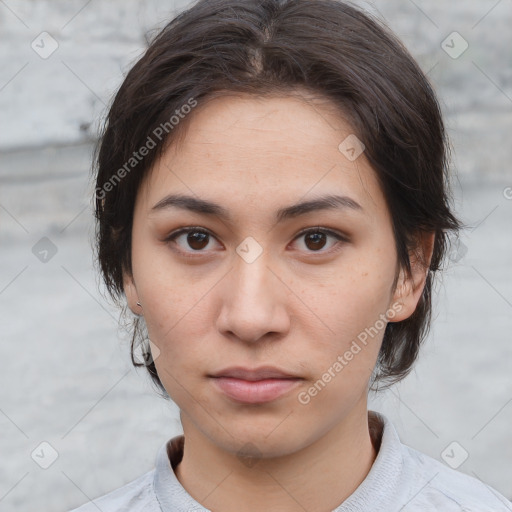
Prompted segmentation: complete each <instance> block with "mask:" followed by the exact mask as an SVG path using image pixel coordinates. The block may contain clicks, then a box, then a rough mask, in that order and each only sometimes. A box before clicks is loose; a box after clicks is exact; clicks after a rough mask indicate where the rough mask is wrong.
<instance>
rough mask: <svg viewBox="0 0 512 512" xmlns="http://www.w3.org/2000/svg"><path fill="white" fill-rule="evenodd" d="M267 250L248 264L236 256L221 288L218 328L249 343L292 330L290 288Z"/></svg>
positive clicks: (276, 336) (221, 331)
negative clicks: (272, 264)
mask: <svg viewBox="0 0 512 512" xmlns="http://www.w3.org/2000/svg"><path fill="white" fill-rule="evenodd" d="M283 281H284V279H283V278H282V277H281V276H279V272H278V271H276V270H274V269H272V268H271V267H270V266H269V262H268V259H267V258H266V257H265V253H263V254H261V255H260V256H259V257H258V258H257V259H256V260H255V261H253V262H252V263H248V262H246V261H244V259H243V258H241V257H236V258H235V261H234V264H233V267H232V268H231V270H230V271H229V272H228V275H227V276H226V278H225V279H224V280H223V286H222V287H221V288H220V289H219V290H218V292H219V293H220V294H221V295H220V301H221V308H220V313H219V317H218V320H217V328H218V330H219V332H220V333H221V334H222V335H224V336H225V337H228V338H232V339H236V340H239V341H242V342H246V343H254V342H257V341H259V340H263V339H269V338H273V339H276V338H281V337H282V336H284V335H285V334H286V333H287V332H288V330H289V329H290V317H289V313H288V310H287V306H288V305H287V299H288V297H289V295H290V291H289V289H288V288H287V286H286V285H285V284H284V282H283Z"/></svg>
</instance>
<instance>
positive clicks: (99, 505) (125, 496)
mask: <svg viewBox="0 0 512 512" xmlns="http://www.w3.org/2000/svg"><path fill="white" fill-rule="evenodd" d="M154 473H155V470H154V469H153V470H151V471H148V472H147V473H145V474H143V475H141V476H140V477H138V478H136V479H135V480H133V481H131V482H129V483H127V484H126V485H123V486H122V487H119V488H118V489H116V490H114V491H112V492H109V493H108V494H105V495H104V496H100V497H99V498H96V499H93V500H92V501H89V502H88V503H85V504H84V505H82V506H80V507H78V508H75V509H73V510H71V511H70V512H98V510H101V511H102V512H125V511H128V510H129V511H130V512H156V511H160V506H159V505H158V501H157V499H156V496H155V493H154V490H153V477H154Z"/></svg>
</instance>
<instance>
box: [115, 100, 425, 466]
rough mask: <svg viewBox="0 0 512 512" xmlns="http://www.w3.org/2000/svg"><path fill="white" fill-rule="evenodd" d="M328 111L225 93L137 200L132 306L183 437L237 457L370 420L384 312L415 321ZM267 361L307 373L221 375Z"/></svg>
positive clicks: (362, 172) (382, 213) (365, 182)
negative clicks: (154, 350) (198, 436)
mask: <svg viewBox="0 0 512 512" xmlns="http://www.w3.org/2000/svg"><path fill="white" fill-rule="evenodd" d="M332 112H333V111H332V109H331V111H330V110H329V109H327V108H326V105H325V104H320V103H318V102H313V101H312V100H311V99H310V100H308V101H304V100H303V99H300V98H298V97H292V96H288V97H284V98H277V97H274V98H265V99H257V98H255V97H252V96H230V97H222V98H217V99H215V100H213V101H211V102H209V103H208V104H206V105H203V107H198V108H197V109H196V110H195V111H193V112H192V114H190V115H192V116H193V117H192V118H191V119H190V122H191V123H190V126H189V127H188V131H187V133H186V136H185V138H184V140H183V142H182V143H181V145H179V146H176V147H175V146H171V147H170V148H169V150H167V152H166V153H165V154H164V156H163V158H162V159H161V160H160V161H159V162H158V163H157V164H156V165H155V166H154V168H153V169H152V172H151V174H150V175H148V178H147V179H146V181H145V182H144V183H143V184H142V186H141V188H140V190H139V193H138V196H137V201H136V205H135V211H134V224H133V233H132V270H133V279H132V278H129V277H127V276H125V293H126V295H127V299H128V302H129V305H130V308H131V309H132V310H133V311H134V312H136V313H141V312H143V314H144V317H145V321H146V324H147V328H148V334H149V338H150V339H151V341H152V343H153V344H154V345H156V347H158V354H157V355H158V356H157V357H155V365H156V368H157V371H158V374H159V376H160V379H161V381H162V383H163V385H164V386H165V388H166V390H167V392H168V393H169V395H170V396H171V398H172V399H173V400H174V401H175V402H176V404H177V405H178V406H179V408H180V409H181V411H182V421H183V426H184V429H185V434H186V433H187V428H193V429H195V430H196V431H198V432H201V433H202V434H203V435H204V436H206V438H208V439H209V440H211V441H212V442H213V443H215V445H216V446H218V447H220V448H223V449H225V450H227V451H229V452H232V453H236V452H238V450H240V449H241V448H242V447H243V446H245V447H247V446H253V447H254V446H255V447H257V448H256V449H255V450H256V451H258V452H259V454H261V455H263V456H270V455H284V454H289V453H293V452H295V451H297V450H299V449H301V448H303V447H306V446H308V445H310V444H312V443H313V442H315V441H316V440H319V439H320V438H321V437H322V436H323V435H325V434H326V433H327V432H328V431H329V430H331V429H333V428H334V427H336V426H337V425H341V424H342V423H343V422H344V421H346V420H347V421H348V420H349V418H350V417H352V418H353V417H355V415H358V417H359V418H361V417H364V416H365V415H366V396H367V388H368V382H369V379H370V376H371V373H372V370H373V368H374V366H375V363H376V359H377V355H378V352H379V349H380V346H381V341H382V336H383V333H384V327H385V325H386V321H387V320H386V315H387V317H388V320H389V321H399V320H402V319H404V318H406V317H408V316H409V315H410V314H411V313H412V311H413V310H414V307H415V305H416V302H417V300H418V298H419V294H420V293H421V289H420V290H419V291H418V290H416V291H415V292H414V293H410V294H407V293H404V294H401V296H400V297H399V296H398V295H397V292H394V290H393V289H392V285H393V280H394V278H395V272H396V268H397V255H396V251H395V242H394V238H393V231H392V226H391V219H390V215H389V212H388V209H387V207H386V204H385V200H384V197H383V194H382V192H381V190H380V187H379V185H378V182H377V179H376V177H375V175H374V172H373V171H372V169H371V167H370V166H369V164H368V163H367V161H366V159H365V157H364V152H363V153H362V154H361V155H360V156H357V155H358V152H359V151H360V150H361V149H363V148H362V147H360V146H358V145H357V140H356V139H354V138H353V137H354V136H353V135H351V134H352V130H351V128H350V126H349V125H348V124H346V122H344V121H343V120H342V119H340V117H339V116H337V115H335V114H334V113H332ZM349 136H350V138H349V139H347V137H349ZM345 139H347V140H346V141H345ZM344 141H345V142H344ZM340 144H341V146H340ZM356 157H357V158H356ZM168 196H180V197H181V198H182V200H181V202H178V201H172V200H171V199H168V200H167V201H166V198H168ZM327 196H330V197H331V200H330V201H329V202H328V203H327V202H326V201H325V200H324V198H326V197H327ZM334 196H339V197H340V198H341V199H332V198H333V197H334ZM184 197H187V198H190V199H189V200H184V199H183V198H184ZM174 199H176V197H174ZM192 201H196V203H193V202H192ZM200 201H204V202H208V203H211V204H212V205H213V204H214V205H216V206H215V207H214V206H211V207H202V208H192V207H193V206H194V204H195V205H196V206H198V205H200V203H199V202H200ZM315 201H318V203H315ZM302 203H304V204H305V205H306V206H303V207H300V206H298V205H299V204H302ZM159 204H160V207H158V206H157V205H159ZM327 204H328V205H327ZM201 210H202V211H201ZM182 228H187V229H189V232H188V233H187V232H182V233H181V234H178V235H177V236H175V237H174V238H173V239H172V240H171V239H170V237H171V236H172V235H173V234H176V232H177V231H178V230H180V229H182ZM306 229H307V230H308V232H307V233H304V232H303V231H304V230H306ZM198 230H199V232H198ZM204 232H207V234H204ZM400 289H403V290H407V286H404V287H402V286H401V287H400ZM137 301H140V302H141V304H142V307H143V310H141V309H140V308H139V307H138V306H137V305H136V302H137ZM399 302H401V304H400V303H399ZM155 355H156V354H155ZM262 366H272V367H276V368H278V369H280V370H282V371H283V372H285V373H287V374H289V375H291V376H295V377H296V379H295V380H290V379H287V380H284V379H281V380H276V379H270V380H269V379H266V382H262V379H263V377H264V376H261V375H260V376H259V377H258V376H256V377H255V378H256V379H257V380H258V379H259V380H260V382H259V383H258V382H254V381H253V382H252V384H251V383H250V382H247V380H246V378H243V379H241V380H240V379H235V378H229V377H225V378H223V379H220V378H215V377H213V376H214V375H216V374H218V372H221V371H222V370H225V369H228V368H230V367H243V368H246V369H258V368H260V367H262ZM239 377H240V376H239ZM363 415H364V416H363Z"/></svg>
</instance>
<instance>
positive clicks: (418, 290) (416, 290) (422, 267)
mask: <svg viewBox="0 0 512 512" xmlns="http://www.w3.org/2000/svg"><path fill="white" fill-rule="evenodd" d="M434 241H435V233H434V232H421V233H419V234H418V235H417V244H416V247H415V249H414V250H412V251H410V252H409V260H410V262H411V276H407V275H406V272H405V270H404V269H402V268H401V269H400V274H399V277H398V282H397V285H396V288H395V290H394V292H393V296H392V300H391V304H390V307H391V308H392V309H393V310H394V311H395V312H396V314H395V315H394V316H393V317H392V319H391V317H390V320H389V321H390V322H400V321H402V320H405V319H407V318H409V317H410V316H411V315H412V314H413V313H414V311H415V309H416V306H417V305H418V302H419V300H420V297H421V294H422V293H423V289H424V287H425V282H426V280H427V275H428V271H429V266H430V260H431V259H432V252H433V250H434Z"/></svg>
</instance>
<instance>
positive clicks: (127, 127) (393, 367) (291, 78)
mask: <svg viewBox="0 0 512 512" xmlns="http://www.w3.org/2000/svg"><path fill="white" fill-rule="evenodd" d="M297 88H302V89H304V90H307V91H311V92H312V93H313V94H314V95H317V96H320V97H322V98H325V99H327V100H330V102H331V104H332V105H334V106H335V107H336V108H337V109H338V111H339V115H340V116H344V117H345V118H346V119H347V120H348V121H349V122H350V125H351V127H352V129H353V131H354V133H355V134H356V136H357V137H358V138H359V139H360V140H361V141H362V142H363V144H364V145H365V148H366V149H365V152H364V154H365V157H366V158H367V160H368V161H369V163H370V165H371V166H372V168H373V169H374V171H375V173H376V176H377V178H378V181H379V183H380V186H381V188H382V191H383V194H384V196H385V199H386V203H387V206H388V208H389V211H390V214H391V217H392V223H393V231H394V237H395V243H396V249H397V254H398V265H399V267H400V268H403V269H404V270H405V271H406V273H407V274H408V275H409V276H410V275H411V262H410V260H409V251H410V250H414V248H415V247H416V246H417V240H418V238H417V237H418V235H419V234H420V233H422V232H434V233H435V243H434V248H433V254H432V259H431V261H430V266H429V269H430V272H429V273H428V276H427V278H426V284H425V287H424V290H423V294H422V296H421V298H420V300H419V302H418V305H417V307H416V310H415V311H414V313H413V314H412V315H411V316H410V317H409V318H407V319H406V320H403V321H401V322H390V323H388V324H387V326H386V329H385V333H384V338H383V343H382V347H381V350H380V353H379V356H378V361H377V365H376V368H375V371H374V375H373V377H372V378H373V382H372V385H373V384H374V383H380V384H383V387H387V386H388V385H390V384H392V383H394V382H396V381H398V380H400V379H402V378H403V377H405V376H406V375H407V374H408V372H409V371H410V370H411V367H412V365H413V363H414V361H415V360H416V358H417V355H418V351H419V348H420V344H421V342H422V341H423V340H424V338H425V337H426V335H427V333H428V330H429V326H430V320H431V307H432V305H431V299H432V285H433V279H434V273H435V272H436V271H438V270H441V264H442V262H443V260H444V258H445V256H446V252H447V245H448V241H449V236H448V235H450V234H454V235H455V234H457V233H458V230H459V229H460V227H461V224H460V223H459V221H458V219H457V218H456V217H455V216H454V214H453V213H452V212H451V210H450V206H449V199H450V196H449V186H448V185H449V182H448V153H449V151H448V144H447V139H446V135H445V131H444V126H443V121H442V116H441V111H440V107H439V104H438V101H437V99H436V96H435V94H434V92H433V90H432V87H431V85H430V83H429V81H428V79H427V78H426V76H425V75H424V74H423V72H422V71H421V69H420V68H419V66H418V65H417V63H416V62H415V61H414V59H413V58H412V57H411V56H410V54H409V53H408V52H407V50H406V49H405V48H404V46H403V45H402V44H401V43H400V42H399V41H398V40H397V39H396V37H395V36H394V35H393V34H392V33H391V32H390V31H389V30H388V29H387V27H386V26H384V25H383V24H382V23H381V22H379V21H378V20H376V19H374V18H373V16H371V15H369V14H367V13H365V12H363V11H362V10H360V9H359V8H357V7H354V6H352V5H350V4H348V3H345V2H341V1H337V0H199V1H198V2H196V3H195V4H193V5H192V6H190V7H189V8H188V9H187V10H185V11H183V12H181V13H180V14H179V15H178V16H176V17H175V18H174V19H173V20H172V21H170V22H169V23H168V24H167V25H166V26H165V27H164V28H163V29H162V30H161V31H160V32H159V33H158V35H157V36H156V37H155V38H154V39H153V41H152V42H151V44H150V45H149V47H148V49H147V51H146V52H145V54H144V55H143V56H142V57H141V58H140V60H138V62H137V63H136V64H135V65H134V66H133V67H132V69H131V70H130V71H129V73H128V75H127V76H126V78H125V80H124V81H123V83H122V85H121V87H120V89H119V91H118V92H117V94H116V96H115V98H114V100H113V103H112V105H111V107H110V110H109V112H108V116H107V118H106V121H105V126H104V129H103V133H102V136H101V139H100V141H99V144H98V147H97V153H96V162H95V163H96V165H95V171H96V174H95V178H96V198H95V214H96V220H97V231H96V247H95V249H96V250H97V260H98V262H99V268H100V272H101V274H102V277H103V279H104V282H105V284H106V287H107V290H108V292H109V293H110V296H111V297H112V298H113V300H114V302H116V303H117V304H118V305H120V304H121V301H122V300H123V295H124V292H123V271H124V272H126V273H127V275H131V272H132V269H131V233H132V223H133V211H134V204H135V198H136V195H137V192H138V190H139V186H140V184H141V182H142V180H143V178H144V177H145V176H146V175H147V173H148V171H149V170H150V169H151V168H152V165H153V164H154V163H155V161H156V159H157V158H158V156H159V155H161V154H162V151H163V150H164V148H166V147H167V146H168V145H169V144H171V143H174V142H175V141H176V140H177V137H178V134H181V135H183V133H184V129H185V127H186V125H187V121H189V120H190V118H191V117H192V116H193V115H194V112H193V111H192V112H190V113H186V112H187V110H186V109H185V107H184V106H185V105H191V99H192V101H193V102H196V104H199V105H201V104H203V105H204V103H205V102H206V101H207V100H208V99H211V98H212V97H214V96H215V95H217V94H222V93H223V91H224V92H226V91H227V92H233V93H248V94H255V95H259V96H264V95H266V94H282V95H286V94H288V93H291V92H292V91H293V90H295V89H297ZM178 118H179V119H178ZM176 121H177V122H176ZM157 134H158V136H157ZM150 139H151V141H152V142H149V141H150ZM142 147H146V148H149V147H150V149H149V151H145V152H144V153H145V156H144V157H142V156H141V155H140V148H142ZM135 153H137V155H138V157H137V158H135V156H134V154H135ZM139 157H140V158H139ZM127 163H130V164H129V165H128V164H127ZM131 164H133V165H131ZM123 169H124V171H123ZM124 307H126V305H125V306H124ZM141 322H143V320H142V319H141V318H136V319H135V320H134V324H133V326H132V327H133V336H132V343H131V350H132V354H131V357H132V362H133V364H134V365H136V366H142V365H143V363H138V362H137V361H135V360H134V356H133V350H134V347H135V344H136V343H138V342H142V343H147V340H146V341H144V340H143V338H144V332H143V331H144V325H142V324H141ZM146 350H147V347H146ZM146 366H147V369H148V371H149V373H150V375H151V377H152V378H153V380H154V382H155V383H156V384H157V386H158V388H159V389H160V390H162V391H163V392H164V396H168V395H167V393H166V391H165V389H164V387H163V385H162V383H161V381H160V379H159V377H158V374H157V371H156V368H155V365H154V363H153V362H152V361H151V362H150V363H149V364H148V363H147V364H146Z"/></svg>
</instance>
